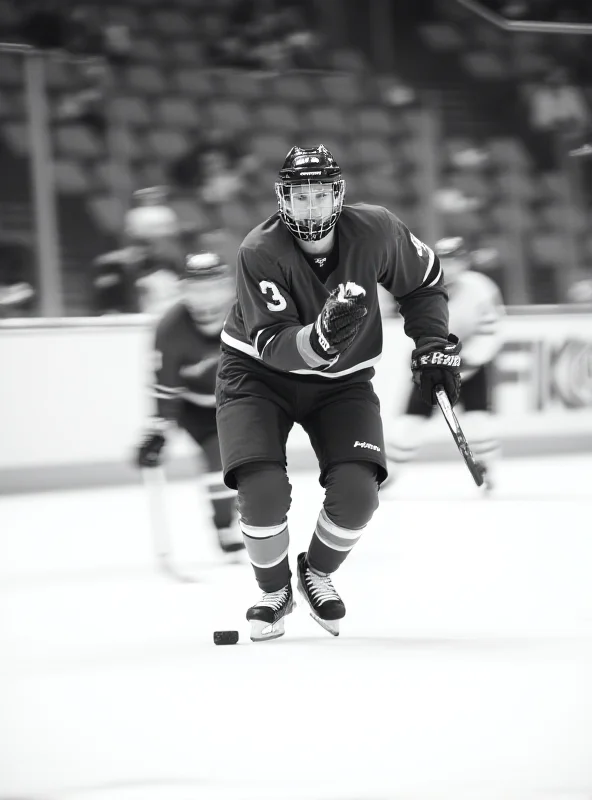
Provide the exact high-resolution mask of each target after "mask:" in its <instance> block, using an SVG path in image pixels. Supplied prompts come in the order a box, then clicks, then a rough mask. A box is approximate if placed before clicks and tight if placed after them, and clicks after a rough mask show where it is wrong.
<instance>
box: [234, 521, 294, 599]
mask: <svg viewBox="0 0 592 800" xmlns="http://www.w3.org/2000/svg"><path fill="white" fill-rule="evenodd" d="M240 528H241V531H242V532H243V539H244V542H245V547H246V550H247V553H248V556H249V559H250V561H251V564H252V565H253V570H254V572H255V578H256V580H257V583H258V584H259V588H260V589H262V591H264V592H277V591H278V590H279V589H283V588H284V586H286V585H287V584H288V583H290V578H291V577H292V573H291V572H290V564H289V562H288V546H289V544H290V535H289V533H288V523H287V522H282V523H281V524H280V525H271V526H268V527H265V528H259V527H255V526H254V525H247V524H246V523H244V522H242V521H241V523H240Z"/></svg>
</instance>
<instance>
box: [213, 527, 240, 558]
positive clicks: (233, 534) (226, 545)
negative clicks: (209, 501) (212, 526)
mask: <svg viewBox="0 0 592 800" xmlns="http://www.w3.org/2000/svg"><path fill="white" fill-rule="evenodd" d="M216 533H217V534H218V544H219V545H220V549H221V550H222V552H223V553H238V552H240V551H241V550H244V549H245V543H244V541H243V534H242V532H241V529H240V528H239V526H238V525H230V526H229V527H228V528H217V529H216Z"/></svg>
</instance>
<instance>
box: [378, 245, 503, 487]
mask: <svg viewBox="0 0 592 800" xmlns="http://www.w3.org/2000/svg"><path fill="white" fill-rule="evenodd" d="M434 250H435V253H436V255H437V256H438V257H439V259H440V264H441V265H442V270H443V272H444V279H445V282H446V287H447V289H448V291H449V295H450V300H449V310H450V319H451V324H452V326H453V328H454V330H455V331H456V332H457V333H458V335H459V336H460V337H461V338H462V341H463V357H462V373H461V377H462V387H461V391H460V401H461V403H462V405H463V407H464V411H465V414H464V417H463V428H464V432H465V435H466V437H467V440H468V442H469V444H470V446H471V449H472V451H473V454H474V456H475V458H476V459H477V460H478V461H480V462H481V463H482V464H483V466H484V467H485V470H486V471H485V487H486V489H491V488H492V487H493V477H492V464H493V462H494V461H495V459H496V457H497V455H498V454H499V443H498V441H497V439H496V437H495V434H494V430H493V427H494V426H493V415H492V411H491V389H492V380H493V375H492V373H493V361H494V359H495V357H496V355H497V353H498V352H499V349H500V347H501V340H500V320H501V319H502V317H503V315H504V307H503V303H502V298H501V295H500V292H499V289H498V288H497V286H496V284H495V283H494V282H493V281H492V280H491V279H490V278H488V277H487V276H486V275H482V274H481V273H478V272H472V271H471V269H470V267H471V258H470V254H469V252H468V251H467V248H466V245H465V242H464V240H463V239H462V238H461V237H452V238H447V239H440V241H438V242H437V243H436V246H435V248H434ZM432 412H433V406H427V405H426V404H425V403H424V402H423V401H422V399H421V397H420V395H419V392H418V390H417V387H415V386H414V387H413V388H412V390H411V394H410V397H409V400H408V403H407V407H406V410H405V413H404V414H402V415H401V416H400V417H398V418H397V419H396V420H395V421H394V424H393V425H392V427H391V429H390V431H389V432H388V437H387V438H388V441H387V458H388V461H389V470H390V474H389V479H388V481H387V483H390V482H392V481H393V480H396V477H397V475H398V473H399V472H400V470H401V468H402V466H403V465H404V464H405V463H406V462H408V461H409V460H411V459H412V458H413V457H414V456H415V454H416V452H417V450H418V448H419V446H420V444H421V442H422V434H423V431H424V428H425V422H426V421H427V420H428V419H429V418H430V417H431V415H432ZM385 485H386V484H385Z"/></svg>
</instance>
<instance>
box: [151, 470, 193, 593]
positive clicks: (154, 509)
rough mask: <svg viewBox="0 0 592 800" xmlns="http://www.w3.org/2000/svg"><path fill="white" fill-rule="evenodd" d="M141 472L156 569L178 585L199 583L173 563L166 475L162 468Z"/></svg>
mask: <svg viewBox="0 0 592 800" xmlns="http://www.w3.org/2000/svg"><path fill="white" fill-rule="evenodd" d="M141 472H142V480H143V482H144V486H145V488H146V494H147V497H148V512H149V516H150V531H151V534H152V544H153V547H154V555H155V557H156V564H157V566H158V569H159V570H160V571H161V572H162V573H163V574H164V575H166V576H167V577H168V578H172V579H173V580H174V581H177V582H178V583H199V582H200V579H199V577H197V576H196V575H189V574H187V573H185V572H182V571H181V570H179V569H178V568H177V567H176V566H175V563H174V561H173V554H172V543H171V534H170V530H169V524H168V516H167V510H166V498H165V492H166V475H165V472H164V470H163V468H162V467H150V468H143V469H142V470H141Z"/></svg>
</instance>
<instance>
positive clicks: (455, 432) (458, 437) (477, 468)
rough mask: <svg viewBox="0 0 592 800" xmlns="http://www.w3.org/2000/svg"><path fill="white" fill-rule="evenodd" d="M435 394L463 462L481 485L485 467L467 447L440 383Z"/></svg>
mask: <svg viewBox="0 0 592 800" xmlns="http://www.w3.org/2000/svg"><path fill="white" fill-rule="evenodd" d="M435 395H436V401H437V403H438V405H439V406H440V411H441V412H442V414H443V416H444V419H445V420H446V424H447V425H448V427H449V428H450V433H451V434H452V438H453V439H454V442H455V444H456V446H457V447H458V449H459V452H460V454H461V456H462V457H463V458H464V460H465V464H466V465H467V467H468V470H469V472H470V473H471V475H472V476H473V480H474V481H475V483H476V484H477V486H483V482H484V477H483V476H484V472H485V468H484V467H483V465H482V464H481V463H480V462H479V461H476V460H475V456H474V455H473V453H472V452H471V448H470V447H469V444H468V442H467V440H466V438H465V435H464V433H463V429H462V428H461V427H460V423H459V421H458V419H457V418H456V414H455V413H454V410H453V408H452V406H451V404H450V400H449V399H448V395H447V394H446V392H445V391H444V387H443V386H442V385H439V386H436V389H435Z"/></svg>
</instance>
